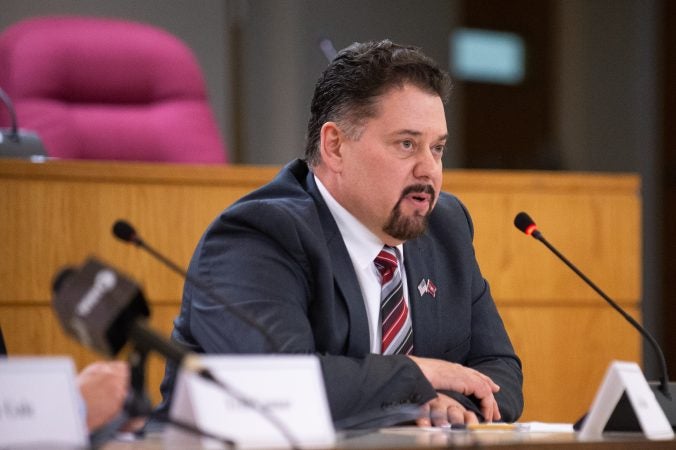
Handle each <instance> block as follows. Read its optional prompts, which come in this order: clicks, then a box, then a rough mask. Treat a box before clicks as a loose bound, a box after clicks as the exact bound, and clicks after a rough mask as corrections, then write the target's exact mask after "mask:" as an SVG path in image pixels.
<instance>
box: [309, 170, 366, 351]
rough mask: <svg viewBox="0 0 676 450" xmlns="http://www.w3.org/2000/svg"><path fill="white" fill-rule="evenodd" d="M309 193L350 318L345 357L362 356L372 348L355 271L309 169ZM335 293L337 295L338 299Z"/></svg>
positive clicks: (337, 284) (338, 290) (335, 279)
mask: <svg viewBox="0 0 676 450" xmlns="http://www.w3.org/2000/svg"><path fill="white" fill-rule="evenodd" d="M306 183H307V187H308V189H307V190H308V193H309V194H310V195H311V196H312V198H313V199H314V201H315V203H316V205H317V212H318V214H319V220H320V222H321V225H322V229H323V231H324V236H325V237H326V245H327V246H328V249H329V252H330V254H331V263H332V266H333V276H334V282H335V284H336V291H337V292H340V294H342V298H343V299H344V300H345V304H346V306H347V311H348V316H349V319H350V326H349V330H350V331H349V337H348V350H347V356H363V355H365V354H367V353H369V352H370V351H371V345H370V342H369V340H370V339H369V336H370V333H369V327H368V318H367V316H366V306H365V305H364V297H363V296H362V294H361V289H360V287H359V281H358V279H357V274H356V273H355V272H354V266H353V265H352V260H351V259H350V255H349V254H348V252H347V248H346V247H345V243H344V242H343V238H342V236H341V234H340V231H339V230H338V225H336V222H335V220H333V216H332V215H331V212H330V211H329V208H328V207H327V206H326V203H324V200H323V199H322V196H321V194H320V193H319V189H318V188H317V184H316V183H315V180H314V175H313V174H312V172H308V175H307V180H306ZM339 297H340V295H337V296H336V298H339Z"/></svg>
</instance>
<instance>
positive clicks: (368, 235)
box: [314, 175, 403, 270]
mask: <svg viewBox="0 0 676 450" xmlns="http://www.w3.org/2000/svg"><path fill="white" fill-rule="evenodd" d="M314 179H315V182H316V183H317V188H318V189H319V193H320V194H321V196H322V198H323V199H324V202H325V203H326V206H327V207H328V208H329V211H330V212H331V215H332V216H333V220H335V221H336V224H337V225H338V229H339V230H340V234H341V236H342V237H343V242H345V246H346V247H347V251H348V253H349V254H350V258H352V263H353V264H354V266H355V268H356V269H360V270H361V269H364V268H371V267H373V261H374V260H375V259H376V256H378V253H380V251H381V250H382V249H383V246H384V245H385V244H384V243H383V241H381V240H380V238H378V236H376V235H375V234H373V233H372V232H371V230H369V229H368V228H366V226H364V224H362V223H361V222H360V221H359V220H358V219H357V218H356V217H354V216H353V215H352V214H351V213H350V212H349V211H348V210H347V209H345V208H344V207H343V206H342V205H341V204H340V203H338V201H337V200H336V199H335V198H333V196H332V195H331V193H330V192H329V190H328V189H326V187H325V186H324V184H322V182H321V181H320V180H319V178H317V176H316V175H314ZM397 248H398V249H399V255H401V258H402V259H403V244H399V245H397Z"/></svg>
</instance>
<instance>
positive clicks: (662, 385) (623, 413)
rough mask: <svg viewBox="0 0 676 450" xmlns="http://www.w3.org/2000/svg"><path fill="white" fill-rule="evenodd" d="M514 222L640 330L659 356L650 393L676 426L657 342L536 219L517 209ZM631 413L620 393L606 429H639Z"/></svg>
mask: <svg viewBox="0 0 676 450" xmlns="http://www.w3.org/2000/svg"><path fill="white" fill-rule="evenodd" d="M514 225H515V226H516V227H517V228H518V229H519V230H521V231H522V232H524V233H525V234H527V235H529V236H532V237H533V238H535V239H537V240H538V241H540V242H542V243H543V244H544V245H545V246H546V247H547V248H548V249H549V250H550V251H551V252H552V253H554V254H555V255H556V256H557V257H558V258H559V259H560V260H561V261H563V262H564V264H566V265H567V266H568V267H569V268H570V269H571V270H572V271H573V272H575V274H576V275H577V276H579V277H580V278H582V280H583V281H584V282H585V283H587V284H588V285H589V286H590V287H591V288H592V289H594V291H596V293H597V294H599V295H600V296H601V297H602V298H603V299H604V300H605V301H606V302H607V303H608V304H609V305H610V306H612V307H613V309H615V310H616V311H617V312H618V313H620V314H621V315H622V317H624V318H625V320H627V322H629V323H630V324H631V325H632V326H633V327H634V328H635V329H637V330H638V331H639V333H641V335H642V336H643V337H644V338H645V339H646V340H647V341H648V343H649V344H650V346H651V347H652V348H653V350H654V351H655V353H656V354H657V356H658V359H659V363H660V370H661V372H662V376H661V377H660V381H659V383H654V382H652V383H650V387H651V389H652V390H653V392H654V393H655V394H656V395H655V397H656V398H657V401H658V403H659V404H660V406H661V407H662V409H663V410H664V414H665V415H666V416H667V420H669V423H670V424H671V427H672V428H674V429H676V403H674V400H673V393H676V383H674V382H670V381H669V373H668V370H667V362H666V359H665V358H664V353H663V352H662V349H661V348H660V345H659V344H658V343H657V341H656V340H655V338H654V337H653V336H652V335H651V334H650V333H649V332H648V331H647V330H646V329H645V328H643V326H642V325H641V324H640V323H638V322H637V321H636V320H634V318H633V317H631V316H630V315H629V314H628V313H627V312H626V311H625V310H624V309H623V308H622V307H621V306H620V305H619V304H617V303H616V302H615V301H614V300H612V299H611V298H610V297H609V296H608V295H607V294H606V293H605V292H603V291H602V290H601V288H599V287H598V286H597V285H596V284H594V282H593V281H591V280H590V279H589V278H588V277H587V276H586V275H585V274H584V273H582V272H581V271H580V269H578V268H577V267H576V266H575V265H574V264H573V263H572V262H570V261H569V260H568V259H567V258H566V257H565V256H563V254H561V252H559V251H558V250H557V249H556V248H555V247H554V246H553V245H552V244H550V243H549V242H548V241H547V240H546V239H545V238H544V236H543V235H542V233H541V232H540V230H538V227H537V225H536V224H535V221H534V220H533V219H531V218H530V216H529V215H528V214H526V213H525V212H520V213H519V214H517V215H516V217H515V218H514ZM629 415H631V416H633V410H632V409H631V406H630V405H629V402H628V400H627V399H626V394H625V395H623V397H622V399H621V400H620V402H619V403H618V406H617V408H616V409H615V411H614V413H613V416H611V418H610V419H609V420H608V425H607V426H606V429H607V430H611V429H612V430H618V431H623V430H627V429H629V430H637V431H640V429H641V428H640V426H639V424H638V421H637V420H636V417H635V416H633V417H627V416H629Z"/></svg>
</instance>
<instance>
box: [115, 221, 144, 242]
mask: <svg viewBox="0 0 676 450" xmlns="http://www.w3.org/2000/svg"><path fill="white" fill-rule="evenodd" d="M113 234H114V235H115V237H116V238H118V239H119V240H121V241H124V242H131V243H132V244H136V245H139V244H140V243H141V239H140V238H139V237H138V235H137V234H136V230H135V229H134V227H132V226H131V224H130V223H129V222H127V221H126V220H122V219H119V220H117V221H116V222H115V223H114V224H113Z"/></svg>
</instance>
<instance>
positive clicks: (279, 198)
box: [162, 160, 523, 421]
mask: <svg viewBox="0 0 676 450" xmlns="http://www.w3.org/2000/svg"><path fill="white" fill-rule="evenodd" d="M472 237H473V228H472V223H471V220H470V217H469V215H468V213H467V211H466V209H465V208H464V206H463V205H462V204H461V203H460V202H459V201H458V199H457V198H455V197H454V196H451V195H448V194H442V195H441V196H440V197H439V201H438V203H437V205H436V207H435V208H434V210H433V212H432V214H431V216H430V221H429V228H428V231H427V232H426V233H425V234H424V235H423V236H421V237H419V238H417V239H414V240H410V241H407V242H406V243H404V260H405V268H406V276H407V280H408V286H409V292H408V295H409V302H410V306H411V314H412V318H413V333H414V354H415V355H417V356H424V357H430V358H438V359H442V360H447V361H452V362H457V363H460V364H463V365H465V366H468V367H472V368H474V369H476V370H479V371H481V372H482V373H485V374H486V375H488V376H489V377H491V378H492V379H493V380H494V381H495V382H496V383H497V384H498V385H500V387H501V390H500V392H499V393H498V394H497V395H496V399H497V401H498V406H499V408H500V412H501V413H502V417H503V420H507V421H513V420H516V419H517V418H518V417H519V416H520V414H521V411H522V408H523V397H522V373H521V364H520V361H519V359H518V358H517V356H516V355H515V353H514V350H513V348H512V345H511V343H510V341H509V338H508V336H507V333H506V332H505V329H504V326H503V323H502V320H501V319H500V316H499V315H498V312H497V310H496V307H495V304H494V302H493V299H492V297H491V295H490V290H489V287H488V284H487V282H486V281H485V280H484V278H483V277H482V275H481V273H480V271H479V266H478V264H477V262H476V258H475V255H474V248H473V246H472ZM189 272H190V274H191V275H193V276H195V277H198V278H199V279H200V280H202V281H203V282H205V283H207V284H208V285H209V286H210V287H211V289H212V290H213V291H215V292H216V293H217V294H218V295H219V296H220V297H222V298H226V299H228V300H229V301H230V302H231V303H233V304H235V305H237V306H238V307H239V308H241V309H242V310H244V311H245V312H247V313H248V314H249V315H250V316H251V317H254V318H256V319H257V320H258V321H259V322H260V324H261V325H262V326H263V327H265V328H266V329H267V330H268V331H269V333H271V335H272V336H274V338H275V340H276V341H277V342H278V343H279V345H280V347H281V348H280V350H281V351H282V352H288V353H313V354H316V355H318V357H319V358H320V361H321V366H322V371H323V375H324V380H325V385H326V390H327V395H328V400H329V406H330V409H331V413H332V415H333V419H334V421H337V420H341V419H345V418H347V417H350V416H354V415H355V414H360V413H365V412H369V411H377V410H387V409H388V408H393V407H395V406H397V405H402V404H408V403H414V404H420V403H423V402H425V401H427V400H430V399H432V398H434V396H435V395H436V392H435V390H434V389H433V388H432V386H431V385H430V384H429V383H428V382H427V380H426V379H425V377H424V376H423V375H422V372H421V371H420V370H419V369H418V367H417V365H416V364H415V363H413V362H412V361H411V360H410V359H409V358H407V357H406V356H382V355H374V354H371V353H370V349H369V329H368V323H367V316H366V309H365V306H364V300H363V298H362V294H361V290H360V287H359V284H358V281H357V276H356V274H355V272H354V268H353V266H352V263H351V260H350V257H349V255H348V252H347V249H346V247H345V244H344V242H343V239H342V237H341V234H340V232H339V230H338V227H337V225H336V223H335V221H334V220H333V217H332V216H331V213H330V212H329V210H328V208H327V206H326V204H325V203H324V201H323V200H322V198H321V195H320V194H319V191H318V189H317V186H316V183H315V181H314V178H313V175H312V173H311V172H310V171H309V170H308V167H307V165H306V164H305V163H304V162H302V161H300V160H297V161H294V162H292V163H290V164H289V165H287V166H286V167H285V168H284V169H283V170H282V171H281V172H280V173H279V174H278V175H277V177H276V178H275V179H274V180H273V181H272V182H271V183H269V184H267V185H266V186H264V187H262V188H261V189H259V190H257V191H255V192H253V193H251V194H249V195H247V196H246V197H244V198H242V199H240V200H239V201H238V202H236V203H235V204H233V205H232V206H231V207H229V208H228V209H226V210H225V211H224V212H223V213H222V214H221V215H220V216H219V217H218V218H217V219H216V220H215V221H214V222H213V223H212V224H211V225H210V226H209V228H208V229H207V231H206V232H205V234H204V236H203V237H202V239H201V240H200V242H199V244H198V245H197V249H196V250H195V254H194V256H193V259H192V261H191V263H190V268H189ZM421 280H431V281H432V283H433V284H434V285H435V286H436V288H437V289H436V293H435V296H432V295H430V294H429V293H423V294H422V295H421V294H420V291H419V290H418V287H417V286H418V284H419V282H420V281H421ZM172 338H173V339H175V340H176V341H178V342H180V343H182V344H184V345H186V346H188V347H189V348H191V349H192V350H194V351H197V352H205V353H261V352H266V351H269V347H268V346H267V344H266V341H265V340H264V339H263V337H262V336H261V335H260V333H258V332H257V331H256V330H253V329H252V328H251V327H250V326H248V325H246V324H245V323H243V322H241V321H240V320H238V319H236V318H234V317H233V316H232V315H231V314H229V313H228V312H227V311H226V310H225V308H224V307H223V305H222V304H220V303H219V302H215V301H213V300H211V299H210V298H208V297H207V296H205V295H204V294H203V293H202V292H200V291H199V290H196V289H193V288H192V287H191V286H189V285H188V284H186V287H185V289H184V295H183V303H182V306H181V312H180V315H179V316H178V317H177V319H176V321H175V322H174V331H173V333H172ZM174 375H175V374H174V367H173V365H171V364H168V367H167V373H166V374H165V380H164V382H163V386H162V391H163V395H164V398H165V403H164V407H165V408H166V407H167V403H168V400H169V396H170V394H171V389H172V385H173V378H174ZM451 395H453V396H454V397H455V398H456V399H458V400H460V401H461V402H462V403H463V404H464V405H465V406H466V407H468V408H471V409H473V410H474V411H477V412H478V409H477V407H476V402H475V399H472V398H466V397H464V396H462V395H459V394H457V393H451Z"/></svg>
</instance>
